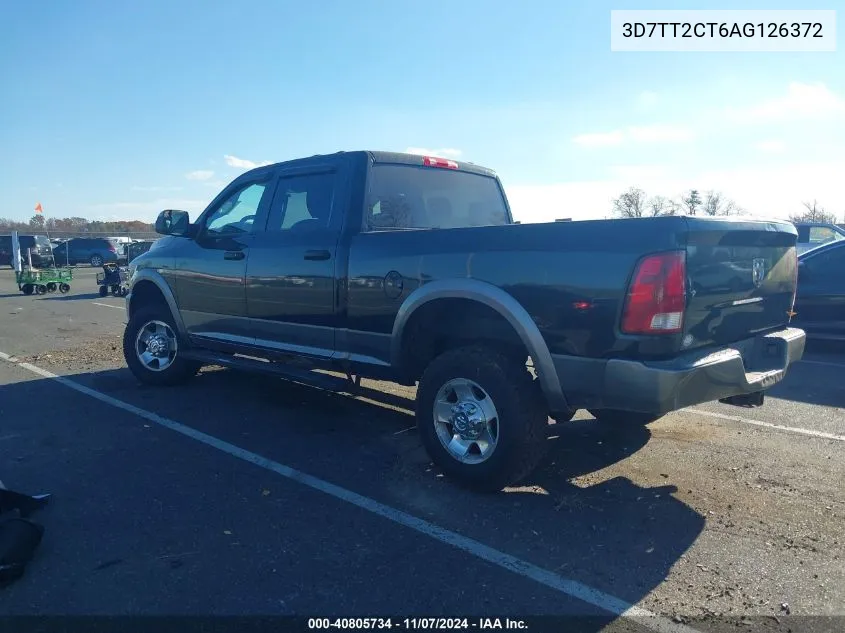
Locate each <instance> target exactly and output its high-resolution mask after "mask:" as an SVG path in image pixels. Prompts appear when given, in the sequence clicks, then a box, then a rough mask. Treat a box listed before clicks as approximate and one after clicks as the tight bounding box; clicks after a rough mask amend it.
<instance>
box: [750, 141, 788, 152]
mask: <svg viewBox="0 0 845 633" xmlns="http://www.w3.org/2000/svg"><path fill="white" fill-rule="evenodd" d="M754 147H755V148H756V149H758V150H760V151H761V152H766V153H767V154H780V153H782V152H784V151H785V150H786V144H785V143H784V142H783V141H777V140H772V141H763V142H761V143H757V144H756V145H755V146H754Z"/></svg>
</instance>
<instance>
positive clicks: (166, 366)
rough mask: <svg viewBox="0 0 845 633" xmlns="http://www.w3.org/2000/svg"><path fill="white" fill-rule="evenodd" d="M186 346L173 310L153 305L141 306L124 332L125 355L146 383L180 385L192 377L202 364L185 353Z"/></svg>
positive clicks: (136, 375)
mask: <svg viewBox="0 0 845 633" xmlns="http://www.w3.org/2000/svg"><path fill="white" fill-rule="evenodd" d="M183 351H184V346H183V345H182V342H181V341H180V340H179V336H178V334H177V333H176V326H175V324H174V323H173V317H172V316H171V315H170V311H169V310H167V309H166V308H164V307H159V306H150V307H145V308H141V309H139V310H138V311H137V312H136V313H135V314H134V315H133V316H132V318H131V319H129V323H128V324H127V326H126V329H125V330H124V332H123V357H124V358H125V359H126V364H127V366H128V367H129V370H130V371H131V372H132V373H133V374H134V375H135V377H136V378H137V379H138V380H140V381H141V382H143V383H146V384H150V385H177V384H180V383H183V382H186V381H187V380H188V379H190V378H192V377H193V376H194V375H195V374H196V373H197V372H198V371H199V369H200V367H201V366H202V365H201V363H198V362H196V361H193V360H188V359H185V358H184V357H183V356H182V353H183Z"/></svg>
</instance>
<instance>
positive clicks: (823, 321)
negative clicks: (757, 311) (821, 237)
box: [794, 240, 845, 341]
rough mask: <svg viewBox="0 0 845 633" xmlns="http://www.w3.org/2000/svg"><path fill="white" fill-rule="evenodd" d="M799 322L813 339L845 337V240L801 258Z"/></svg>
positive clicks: (796, 318) (837, 241) (797, 302)
mask: <svg viewBox="0 0 845 633" xmlns="http://www.w3.org/2000/svg"><path fill="white" fill-rule="evenodd" d="M794 312H795V313H796V314H795V318H794V321H795V323H796V324H797V325H798V326H799V327H801V328H802V329H804V330H806V332H807V336H809V337H810V338H811V339H826V340H839V341H842V340H845V241H843V240H836V241H834V242H831V243H829V244H825V245H824V246H819V247H818V248H814V249H813V250H810V251H807V252H805V253H802V254H801V255H800V256H799V257H798V294H797V295H796V298H795V308H794Z"/></svg>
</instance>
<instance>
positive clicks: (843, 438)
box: [681, 408, 845, 442]
mask: <svg viewBox="0 0 845 633" xmlns="http://www.w3.org/2000/svg"><path fill="white" fill-rule="evenodd" d="M681 411H687V412H689V413H697V414H698V415H706V416H708V417H711V418H718V419H720V420H731V421H732V422H742V423H743V424H753V425H754V426H762V427H764V428H767V429H777V430H779V431H787V432H789V433H798V434H799V435H808V436H810V437H819V438H822V439H825V440H836V441H837V442H845V435H837V434H836V433H825V432H824V431H814V430H813V429H805V428H802V427H800V426H784V425H783V424H772V423H771V422H762V421H760V420H752V419H751V418H743V417H742V416H739V415H728V414H727V413H716V412H715V411H705V410H703V409H693V408H689V409H681Z"/></svg>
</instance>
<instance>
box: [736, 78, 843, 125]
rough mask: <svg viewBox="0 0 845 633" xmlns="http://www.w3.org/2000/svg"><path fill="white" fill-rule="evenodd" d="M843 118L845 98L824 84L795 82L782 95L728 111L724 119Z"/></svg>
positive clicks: (737, 120) (767, 120)
mask: <svg viewBox="0 0 845 633" xmlns="http://www.w3.org/2000/svg"><path fill="white" fill-rule="evenodd" d="M836 115H840V116H841V115H845V98H843V97H842V96H840V95H837V94H836V93H835V92H833V91H832V90H830V88H828V87H827V86H826V85H824V84H823V83H813V84H807V83H801V82H797V81H794V82H792V83H790V84H789V86H788V87H787V92H786V94H785V95H782V96H780V97H775V98H773V99H768V100H766V101H763V102H761V103H759V104H757V105H754V106H751V107H748V108H729V109H728V110H727V116H728V118H729V119H731V120H733V121H735V122H737V123H771V122H775V121H787V120H792V119H818V118H820V117H827V116H836Z"/></svg>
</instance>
